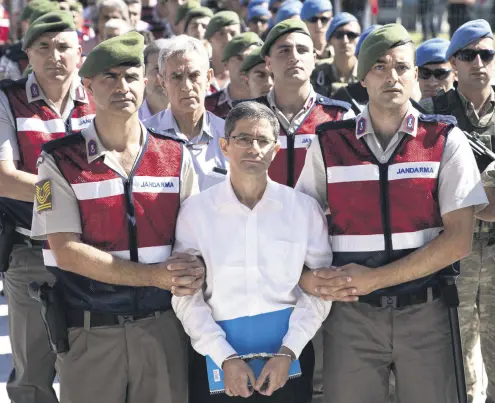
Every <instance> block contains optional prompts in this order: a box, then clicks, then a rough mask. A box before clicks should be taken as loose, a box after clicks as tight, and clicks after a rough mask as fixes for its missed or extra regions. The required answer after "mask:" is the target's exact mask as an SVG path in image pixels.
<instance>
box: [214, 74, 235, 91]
mask: <svg viewBox="0 0 495 403" xmlns="http://www.w3.org/2000/svg"><path fill="white" fill-rule="evenodd" d="M229 84H230V80H227V81H226V83H225V85H224V86H223V87H220V84H218V81H217V79H216V78H215V77H213V78H212V79H211V80H210V86H212V87H213V88H215V90H217V91H221V90H223V89H224V88H227V87H228V86H229Z"/></svg>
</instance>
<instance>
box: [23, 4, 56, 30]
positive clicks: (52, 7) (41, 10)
mask: <svg viewBox="0 0 495 403" xmlns="http://www.w3.org/2000/svg"><path fill="white" fill-rule="evenodd" d="M59 10H60V6H59V5H58V3H52V2H45V3H41V4H40V5H39V6H38V7H37V8H35V9H34V10H33V12H32V13H31V16H30V17H29V25H31V24H32V23H33V22H34V21H36V20H37V19H38V18H40V17H41V16H42V15H45V14H48V13H51V12H52V11H59Z"/></svg>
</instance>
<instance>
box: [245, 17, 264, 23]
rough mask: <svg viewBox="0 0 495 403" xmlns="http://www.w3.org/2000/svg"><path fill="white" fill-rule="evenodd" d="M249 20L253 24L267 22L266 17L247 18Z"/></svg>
mask: <svg viewBox="0 0 495 403" xmlns="http://www.w3.org/2000/svg"><path fill="white" fill-rule="evenodd" d="M249 22H252V23H253V24H258V23H259V22H261V23H262V24H268V19H266V18H259V17H254V18H251V19H250V20H249Z"/></svg>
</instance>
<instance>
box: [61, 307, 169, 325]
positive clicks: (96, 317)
mask: <svg viewBox="0 0 495 403" xmlns="http://www.w3.org/2000/svg"><path fill="white" fill-rule="evenodd" d="M85 312H86V313H85ZM162 313H163V311H156V312H149V313H143V314H137V315H117V314H111V313H96V312H89V311H80V310H69V311H68V312H67V326H68V327H84V316H85V315H86V316H89V320H88V319H87V320H88V322H89V323H88V324H89V327H101V326H115V325H123V324H125V323H131V322H135V321H137V320H140V319H146V318H151V317H158V316H160V315H161V314H162Z"/></svg>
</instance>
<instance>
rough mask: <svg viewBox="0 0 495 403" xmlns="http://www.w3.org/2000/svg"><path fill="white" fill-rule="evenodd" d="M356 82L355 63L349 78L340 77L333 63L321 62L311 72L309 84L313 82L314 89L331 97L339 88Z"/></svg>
mask: <svg viewBox="0 0 495 403" xmlns="http://www.w3.org/2000/svg"><path fill="white" fill-rule="evenodd" d="M356 82H358V79H357V63H356V64H355V65H354V69H353V71H352V74H351V77H350V78H349V79H346V78H345V77H340V76H339V74H338V72H337V68H336V67H335V65H334V64H333V63H332V64H327V63H321V64H320V65H318V66H316V67H315V69H314V70H313V73H312V74H311V84H313V87H314V89H315V91H316V92H317V93H318V94H321V95H324V96H326V97H331V96H332V95H333V94H334V93H335V92H336V91H337V90H338V89H339V88H341V87H345V86H346V85H347V84H351V83H356Z"/></svg>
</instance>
